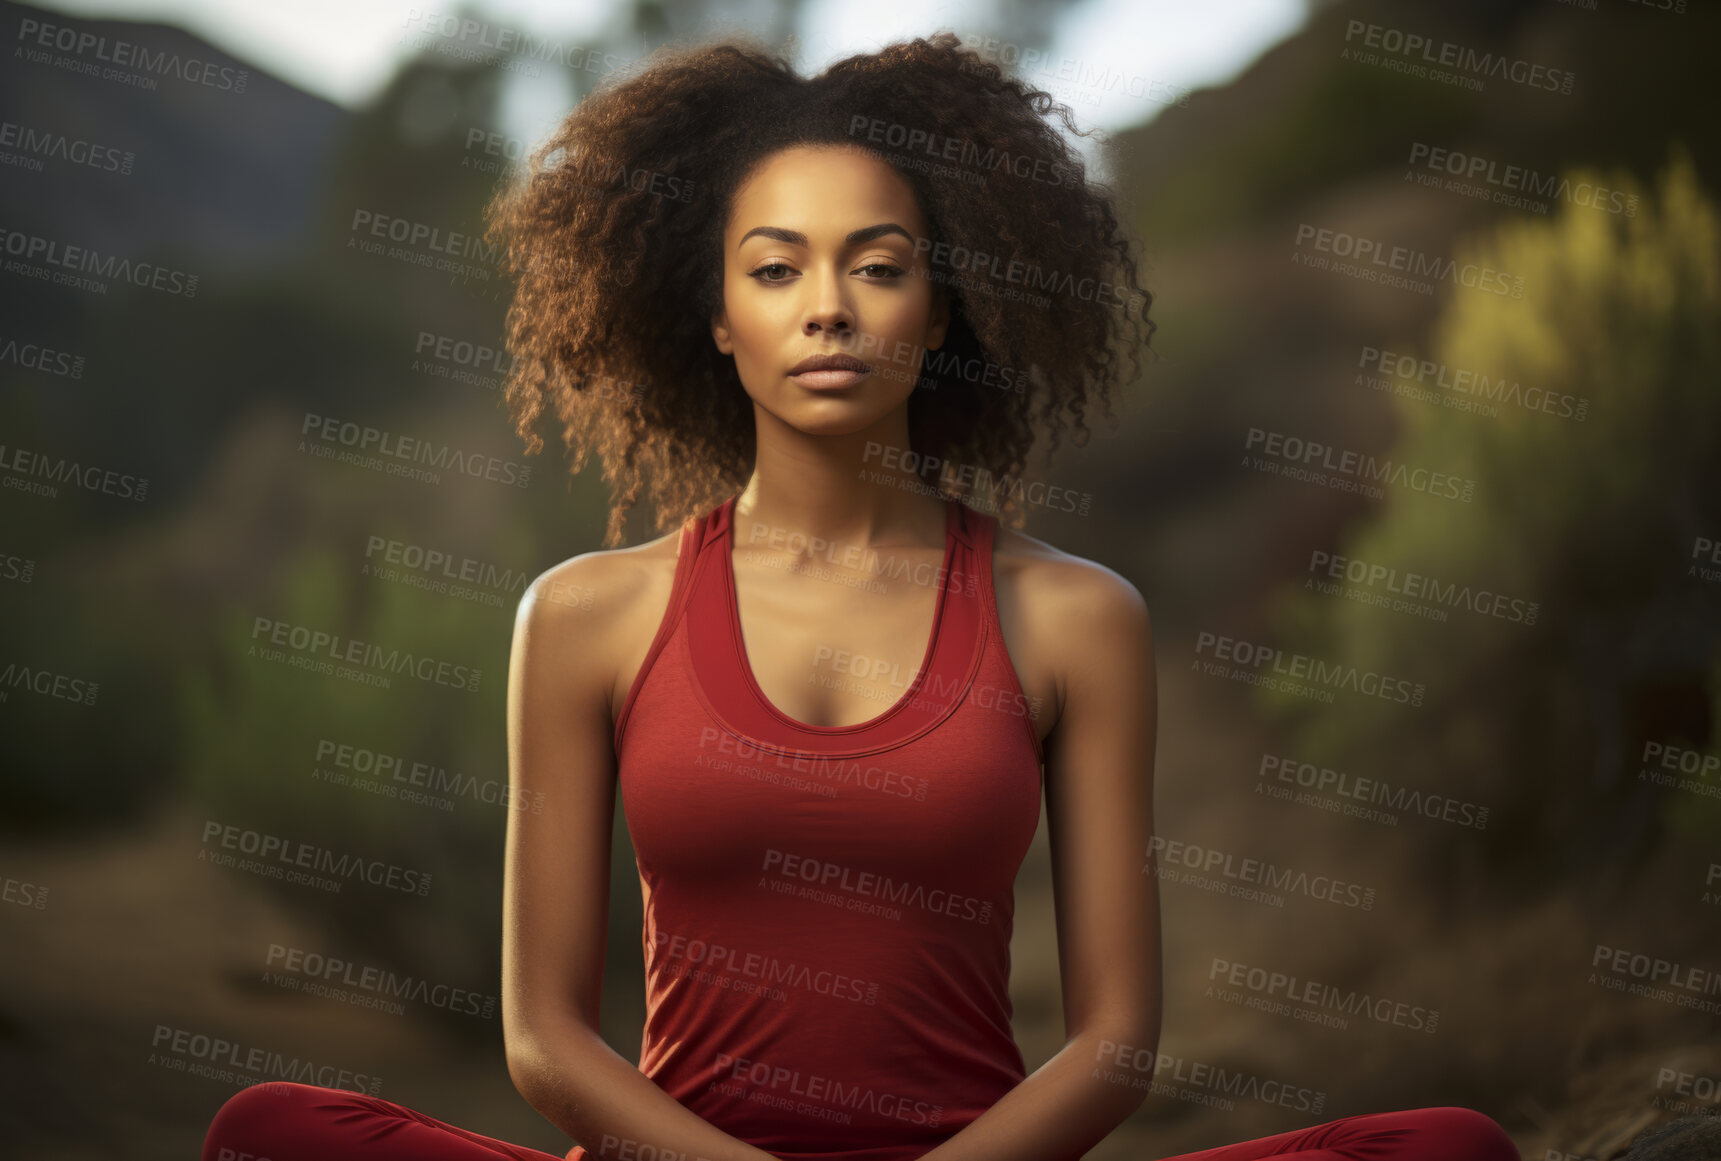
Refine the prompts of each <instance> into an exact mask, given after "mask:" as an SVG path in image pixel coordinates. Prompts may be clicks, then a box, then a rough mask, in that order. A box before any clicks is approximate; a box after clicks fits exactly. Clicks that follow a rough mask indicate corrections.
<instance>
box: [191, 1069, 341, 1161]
mask: <svg viewBox="0 0 1721 1161" xmlns="http://www.w3.org/2000/svg"><path fill="white" fill-rule="evenodd" d="M326 1091H327V1090H325V1089H321V1088H318V1087H317V1086H316V1085H310V1084H298V1083H295V1082H293V1081H269V1082H267V1083H264V1084H254V1085H252V1086H251V1087H249V1088H242V1089H240V1090H239V1091H238V1092H236V1093H234V1094H233V1095H232V1096H230V1097H228V1098H227V1101H226V1103H225V1104H223V1105H222V1106H221V1107H220V1108H219V1109H217V1110H216V1112H215V1116H214V1118H213V1119H212V1120H211V1121H210V1122H209V1131H208V1132H207V1133H205V1134H204V1137H203V1153H202V1161H270V1156H269V1144H270V1142H271V1141H279V1140H280V1139H281V1129H282V1127H283V1126H285V1125H289V1124H291V1123H292V1121H293V1119H294V1118H295V1117H296V1116H297V1115H298V1113H299V1112H300V1111H301V1110H302V1109H303V1108H304V1105H305V1102H306V1101H307V1100H308V1099H310V1098H311V1097H312V1096H315V1095H317V1094H320V1093H326Z"/></svg>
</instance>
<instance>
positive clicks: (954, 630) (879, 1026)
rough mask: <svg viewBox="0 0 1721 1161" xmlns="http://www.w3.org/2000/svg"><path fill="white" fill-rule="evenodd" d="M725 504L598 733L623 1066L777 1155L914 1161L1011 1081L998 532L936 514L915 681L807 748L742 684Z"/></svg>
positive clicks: (1007, 692)
mask: <svg viewBox="0 0 1721 1161" xmlns="http://www.w3.org/2000/svg"><path fill="white" fill-rule="evenodd" d="M735 499H736V497H733V496H732V497H730V498H729V499H728V500H726V501H724V502H723V503H722V504H721V505H719V506H718V507H717V508H715V509H713V510H712V511H710V512H708V513H706V514H705V515H704V516H703V517H701V518H698V519H694V520H689V521H688V522H687V523H686V524H685V525H684V526H683V528H682V531H681V545H680V556H679V558H678V560H677V562H676V570H675V581H674V586H673V589H672V592H671V596H670V600H669V606H668V609H667V611H666V612H665V614H664V618H663V621H662V623H661V624H660V625H659V627H658V631H657V634H656V636H655V638H654V639H653V641H652V644H651V647H650V650H649V651H648V652H647V654H646V659H645V664H644V665H643V666H642V667H641V669H640V673H639V675H638V677H636V678H635V679H634V683H633V687H632V688H631V689H630V690H629V691H628V695H627V699H626V701H625V702H624V703H623V704H622V708H621V712H620V714H619V715H618V717H617V720H616V732H615V747H616V754H617V757H618V763H619V767H618V779H619V783H620V789H621V795H622V804H623V809H624V811H625V816H626V820H627V826H628V833H629V835H630V836H631V838H632V840H633V846H634V851H635V853H636V856H637V862H638V866H639V876H640V889H641V893H642V897H643V900H644V906H645V924H644V930H643V933H642V940H643V946H644V953H645V977H646V1019H645V1028H644V1032H643V1035H642V1037H641V1040H640V1058H639V1067H640V1070H641V1071H642V1072H643V1073H645V1075H647V1076H649V1077H650V1078H651V1079H652V1080H653V1081H654V1082H655V1083H656V1084H657V1085H658V1086H659V1087H660V1088H662V1089H664V1091H666V1092H667V1093H668V1094H669V1095H670V1096H672V1097H674V1098H675V1099H676V1100H677V1101H679V1102H680V1103H681V1104H683V1105H685V1106H686V1107H687V1108H689V1109H691V1110H692V1111H693V1112H695V1113H697V1114H698V1115H699V1116H700V1117H702V1118H704V1119H705V1120H707V1121H709V1122H711V1123H712V1124H713V1125H716V1126H717V1127H718V1128H720V1129H722V1130H723V1131H725V1132H727V1133H729V1134H731V1135H732V1136H735V1137H739V1138H740V1139H742V1140H744V1141H747V1142H749V1143H750V1144H752V1145H755V1146H757V1147H758V1148H760V1149H764V1150H765V1151H767V1152H769V1153H772V1154H775V1155H776V1156H778V1157H784V1158H790V1159H795V1158H820V1159H823V1161H909V1159H911V1158H917V1157H919V1156H920V1155H921V1154H923V1153H925V1152H926V1151H928V1150H929V1149H931V1148H932V1147H933V1146H934V1145H936V1144H938V1143H939V1142H940V1141H943V1140H944V1139H946V1138H947V1137H950V1136H952V1135H953V1134H955V1133H956V1132H957V1131H958V1130H959V1129H961V1128H962V1127H963V1126H965V1125H967V1124H968V1123H969V1122H970V1121H972V1120H974V1119H975V1118H976V1117H978V1116H979V1115H980V1114H981V1113H983V1112H985V1111H986V1110H987V1109H988V1108H990V1107H991V1106H992V1105H993V1104H994V1103H996V1102H997V1100H998V1099H999V1098H1000V1097H1002V1096H1003V1095H1004V1094H1005V1093H1006V1092H1008V1091H1009V1090H1010V1089H1011V1088H1013V1087H1014V1086H1015V1085H1016V1084H1017V1083H1019V1082H1020V1081H1021V1080H1022V1078H1023V1076H1024V1075H1025V1070H1024V1065H1023V1060H1022V1055H1021V1051H1020V1049H1019V1048H1018V1047H1017V1045H1016V1042H1015V1039H1014V1037H1013V1035H1012V1033H1011V1027H1010V1017H1011V1005H1010V996H1009V978H1010V931H1011V919H1012V914H1013V910H1014V906H1013V905H1014V884H1015V879H1016V872H1017V870H1018V868H1019V867H1020V866H1021V864H1022V860H1023V858H1024V857H1025V856H1026V854H1027V851H1028V847H1029V844H1030V842H1031V841H1032V839H1033V836H1034V830H1035V827H1036V826H1037V825H1038V823H1039V817H1040V796H1041V792H1042V781H1041V763H1042V761H1043V754H1042V751H1041V746H1040V742H1039V739H1038V736H1037V734H1036V733H1035V730H1034V723H1033V719H1032V717H1031V716H1030V714H1029V713H1028V703H1027V699H1026V697H1025V696H1024V695H1023V692H1022V689H1021V686H1020V684H1019V683H1018V681H1017V679H1016V672H1015V669H1014V667H1013V666H1012V665H1011V663H1010V658H1009V656H1008V654H1007V653H1006V652H1005V648H1004V638H1003V633H1002V632H1001V631H1000V628H999V623H998V614H997V604H996V599H995V597H994V593H993V586H992V542H993V537H994V534H995V532H996V525H997V521H996V519H995V518H993V517H991V516H986V515H983V514H980V513H976V512H974V511H973V510H972V509H970V508H968V507H967V506H966V505H964V504H961V503H958V502H956V501H953V500H952V501H947V504H946V508H947V519H946V522H945V550H944V561H943V566H942V569H941V572H940V573H939V574H938V575H936V576H921V577H920V578H919V579H920V580H922V581H923V582H925V581H930V582H932V583H936V584H937V585H938V597H937V612H936V617H935V620H934V626H933V630H932V633H931V636H930V638H929V640H928V642H927V648H926V651H925V655H924V656H923V658H922V661H921V667H920V670H919V671H918V672H917V674H916V675H915V677H914V678H913V680H912V681H911V682H909V683H908V684H907V686H906V687H905V689H904V691H903V693H902V696H901V697H900V698H899V699H898V700H897V701H896V702H895V703H894V704H892V705H891V706H890V707H889V708H887V709H885V710H884V711H883V712H882V713H880V714H879V715H877V716H876V717H874V718H871V719H870V720H868V721H865V722H862V723H860V724H858V725H852V726H814V725H808V724H805V723H802V722H798V721H796V720H794V719H793V718H790V717H788V716H786V715H785V714H783V713H782V712H781V711H779V710H778V709H777V708H776V707H775V706H774V705H772V704H771V703H770V702H769V701H768V700H767V699H766V697H765V695H764V693H763V692H762V691H761V690H760V688H759V684H758V682H757V681H756V680H755V679H754V676H753V672H752V670H751V668H750V667H749V665H748V663H747V659H746V651H745V647H744V644H743V641H742V636H741V622H740V614H739V612H738V611H737V605H736V600H735V579H734V571H733V562H732V559H731V556H730V553H731V548H732V543H733V535H732V533H731V521H732V516H733V511H734V505H735ZM884 575H885V578H886V579H889V576H890V574H889V572H888V570H887V572H886V573H885V574H884ZM899 575H900V574H899ZM568 1156H569V1158H570V1161H585V1156H586V1154H585V1151H584V1150H583V1149H581V1148H578V1147H576V1148H575V1149H574V1150H572V1151H571V1152H570V1153H569V1154H568Z"/></svg>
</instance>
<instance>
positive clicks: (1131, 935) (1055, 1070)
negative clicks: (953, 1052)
mask: <svg viewBox="0 0 1721 1161" xmlns="http://www.w3.org/2000/svg"><path fill="white" fill-rule="evenodd" d="M1043 567H1050V568H1052V569H1053V570H1054V571H1055V572H1056V573H1057V574H1058V575H1057V576H1056V580H1055V585H1054V584H1052V583H1048V584H1045V585H1034V586H1032V588H1031V589H1030V586H1028V585H1024V586H1023V587H1024V590H1025V591H1024V600H1025V602H1027V603H1029V604H1037V606H1038V610H1039V611H1038V613H1037V614H1036V615H1043V616H1044V617H1046V618H1047V624H1048V625H1049V626H1052V627H1055V629H1056V632H1052V631H1050V630H1048V631H1047V632H1045V633H1043V634H1036V636H1037V637H1039V638H1042V639H1044V640H1047V641H1055V642H1057V644H1056V646H1055V648H1056V649H1057V651H1058V657H1057V658H1055V660H1054V666H1055V668H1056V670H1057V676H1058V691H1059V702H1060V709H1059V713H1058V719H1057V725H1056V726H1055V728H1054V729H1053V730H1052V733H1051V735H1050V737H1048V738H1047V739H1046V742H1047V745H1046V817H1047V824H1048V828H1049V831H1048V834H1049V838H1050V840H1051V854H1052V876H1053V899H1054V905H1055V907H1056V909H1057V932H1058V960H1059V968H1060V976H1061V978H1062V982H1063V1000H1064V1029H1065V1035H1066V1041H1065V1044H1064V1047H1063V1048H1062V1049H1061V1050H1059V1052H1058V1053H1057V1054H1056V1055H1054V1056H1053V1057H1052V1058H1051V1059H1050V1060H1048V1061H1047V1062H1046V1063H1045V1064H1044V1065H1042V1066H1041V1067H1040V1068H1038V1069H1037V1070H1035V1071H1034V1073H1033V1074H1032V1075H1030V1076H1028V1077H1027V1078H1026V1079H1024V1080H1023V1081H1022V1082H1021V1083H1020V1084H1018V1085H1017V1086H1016V1087H1015V1088H1013V1089H1011V1090H1010V1091H1009V1092H1008V1093H1006V1094H1004V1096H1003V1097H1002V1098H1000V1099H999V1100H998V1102H997V1103H996V1104H994V1105H993V1106H992V1107H991V1108H989V1109H987V1110H986V1111H985V1112H984V1113H983V1114H981V1115H980V1116H979V1117H978V1118H976V1119H975V1120H974V1121H973V1122H972V1123H970V1124H968V1125H967V1126H965V1127H964V1128H962V1129H961V1130H959V1131H958V1132H957V1133H956V1134H955V1135H953V1136H952V1137H950V1138H949V1139H948V1140H947V1141H945V1142H943V1143H942V1144H940V1145H939V1146H938V1147H937V1148H935V1149H932V1150H931V1151H930V1152H927V1153H924V1154H922V1155H921V1156H922V1161H1074V1159H1075V1158H1079V1157H1081V1156H1082V1154H1084V1153H1085V1152H1087V1151H1088V1150H1089V1149H1091V1148H1092V1147H1093V1146H1094V1145H1096V1144H1098V1143H1099V1142H1100V1141H1101V1140H1102V1139H1104V1138H1105V1136H1106V1135H1107V1134H1108V1133H1110V1132H1111V1131H1112V1130H1113V1129H1115V1128H1116V1127H1117V1126H1118V1125H1119V1124H1121V1123H1123V1121H1124V1120H1125V1119H1126V1118H1128V1117H1129V1115H1130V1114H1131V1113H1133V1112H1134V1111H1135V1110H1136V1109H1137V1108H1139V1107H1140V1106H1141V1103H1142V1101H1143V1100H1144V1099H1145V1098H1146V1096H1147V1086H1148V1084H1149V1083H1150V1082H1151V1080H1152V1078H1153V1069H1152V1060H1153V1058H1154V1057H1153V1054H1154V1052H1155V1051H1156V1050H1157V1048H1158V1045H1159V1027H1160V1004H1161V985H1160V933H1159V884H1158V879H1157V877H1156V876H1155V875H1153V874H1144V873H1143V865H1144V864H1145V863H1147V862H1148V854H1147V852H1148V839H1149V838H1150V836H1151V835H1152V833H1153V752H1154V738H1155V734H1156V732H1157V719H1158V706H1157V702H1158V694H1157V686H1156V682H1155V678H1154V660H1153V635H1152V629H1151V625H1150V623H1149V619H1148V612H1147V605H1146V603H1145V602H1144V601H1143V600H1142V597H1141V594H1140V593H1139V592H1137V591H1136V589H1135V587H1134V586H1133V585H1131V584H1130V583H1129V582H1128V581H1126V580H1124V579H1123V578H1122V577H1120V576H1118V575H1117V574H1116V573H1114V572H1112V571H1111V570H1110V569H1106V568H1104V567H1103V566H1099V565H1095V564H1092V563H1090V562H1086V561H1079V562H1073V563H1066V562H1058V563H1056V564H1055V565H1050V566H1043Z"/></svg>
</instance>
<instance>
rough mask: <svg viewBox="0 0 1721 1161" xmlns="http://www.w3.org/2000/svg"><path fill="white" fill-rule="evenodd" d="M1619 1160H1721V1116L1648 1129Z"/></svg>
mask: <svg viewBox="0 0 1721 1161" xmlns="http://www.w3.org/2000/svg"><path fill="white" fill-rule="evenodd" d="M1619 1161H1721V1116H1714V1115H1707V1116H1685V1117H1676V1118H1674V1119H1673V1120H1671V1121H1666V1122H1664V1123H1662V1124H1659V1125H1657V1126H1655V1128H1653V1129H1646V1130H1645V1131H1643V1132H1642V1133H1639V1134H1638V1135H1637V1136H1636V1137H1635V1138H1633V1140H1632V1142H1631V1147H1630V1148H1629V1149H1627V1150H1626V1151H1625V1152H1624V1153H1623V1154H1621V1156H1620V1158H1619Z"/></svg>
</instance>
